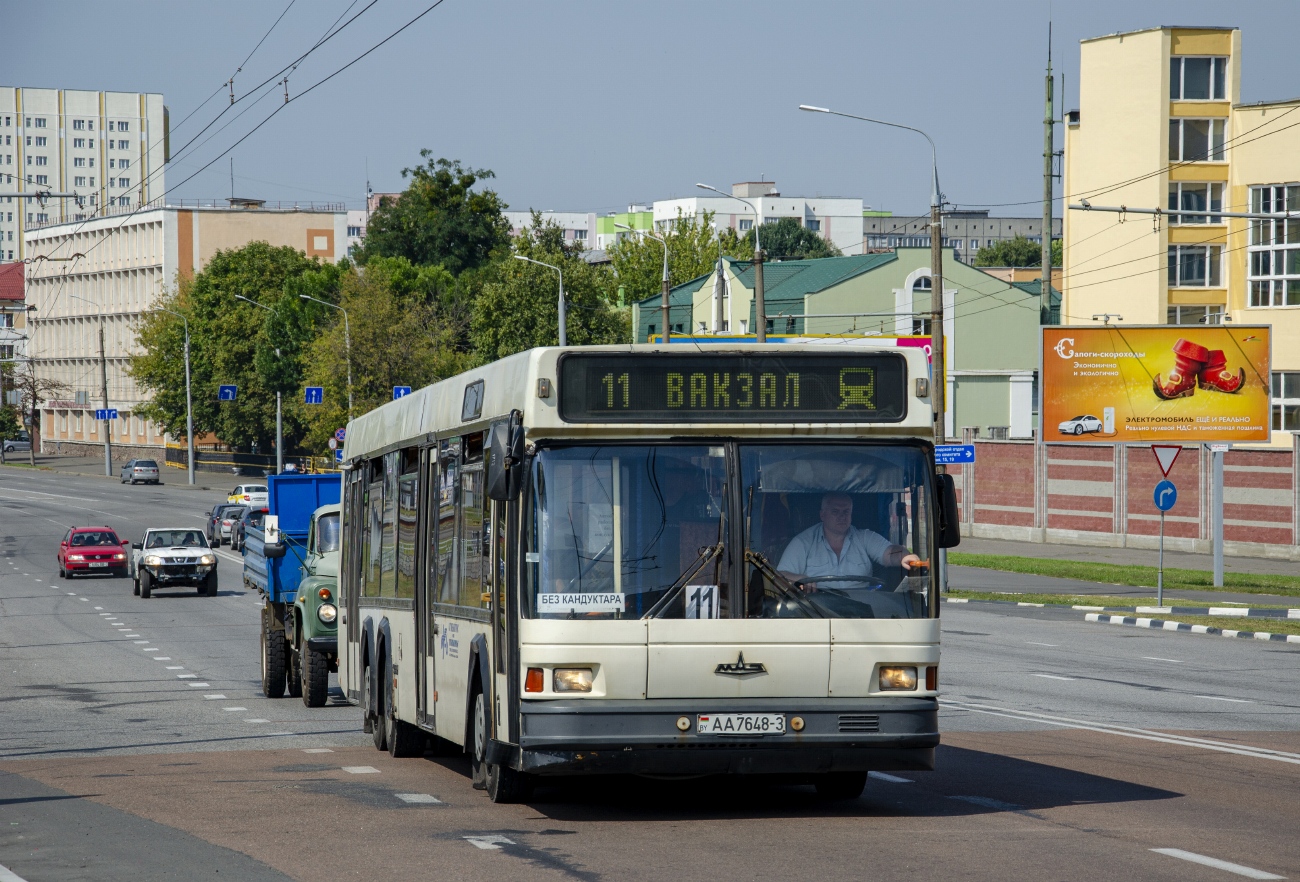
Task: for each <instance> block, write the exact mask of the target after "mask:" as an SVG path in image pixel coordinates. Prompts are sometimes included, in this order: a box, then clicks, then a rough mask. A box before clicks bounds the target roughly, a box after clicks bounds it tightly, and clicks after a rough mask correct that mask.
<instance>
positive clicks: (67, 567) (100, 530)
mask: <svg viewBox="0 0 1300 882" xmlns="http://www.w3.org/2000/svg"><path fill="white" fill-rule="evenodd" d="M127 545H130V542H128V541H127V540H125V539H119V538H117V533H116V532H114V531H113V528H112V527H73V528H72V529H71V530H69V531H68V532H67V533H64V534H63V539H62V540H61V541H60V542H59V552H58V558H59V578H60V579H70V578H72V575H73V574H74V573H83V574H86V575H94V574H99V573H106V574H108V575H110V576H118V577H122V576H125V575H126V573H127V569H128V567H129V564H128V563H127V553H126V552H127V549H126V548H125V547H124V546H127Z"/></svg>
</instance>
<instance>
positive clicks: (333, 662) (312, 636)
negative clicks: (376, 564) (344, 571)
mask: <svg viewBox="0 0 1300 882" xmlns="http://www.w3.org/2000/svg"><path fill="white" fill-rule="evenodd" d="M341 517H342V509H341V507H340V506H339V505H337V504H335V505H323V506H321V507H320V508H318V509H316V510H315V511H314V512H312V515H311V527H310V529H309V530H308V533H307V547H306V555H305V557H304V559H303V562H302V581H300V582H299V583H298V593H297V596H296V597H295V598H294V602H293V609H292V610H291V611H288V612H289V615H288V618H287V619H286V621H285V638H286V640H287V641H288V644H289V646H288V659H287V660H288V663H289V664H288V667H289V671H288V676H289V678H290V679H293V678H295V677H296V678H297V680H298V681H299V688H300V689H301V691H302V700H303V703H304V704H306V705H307V706H308V707H320V706H321V705H323V704H324V703H325V699H326V695H327V693H328V690H329V672H330V671H337V670H338V669H339V639H338V618H339V608H338V573H339V553H340V549H341V548H342V543H341V541H340V519H341Z"/></svg>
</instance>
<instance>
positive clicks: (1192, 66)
mask: <svg viewBox="0 0 1300 882" xmlns="http://www.w3.org/2000/svg"><path fill="white" fill-rule="evenodd" d="M1241 57H1242V56H1241V31H1240V30H1238V29H1236V28H1178V27H1162V28H1151V29H1148V30H1142V31H1133V32H1130V33H1124V34H1110V35H1107V36H1104V37H1096V38H1093V39H1089V40H1084V41H1082V44H1081V46H1080V67H1079V109H1078V110H1077V111H1073V112H1071V113H1069V114H1067V117H1066V122H1067V125H1066V136H1065V138H1066V140H1065V164H1064V174H1065V185H1064V192H1065V201H1066V203H1067V204H1069V205H1074V204H1080V203H1083V202H1084V201H1086V202H1087V203H1089V204H1091V205H1094V206H1128V207H1130V208H1145V209H1154V208H1160V209H1162V210H1167V209H1175V208H1176V209H1181V210H1199V209H1202V208H1204V209H1205V210H1206V214H1205V215H1203V216H1194V217H1191V218H1188V217H1182V218H1173V217H1168V216H1162V217H1158V218H1153V217H1152V216H1150V215H1139V214H1115V213H1109V212H1099V211H1094V212H1088V211H1078V210H1067V211H1066V212H1065V229H1064V239H1065V258H1064V276H1063V280H1062V289H1063V302H1062V307H1061V321H1062V323H1063V324H1091V323H1094V322H1097V321H1101V319H1100V318H1097V319H1094V316H1101V315H1104V314H1108V315H1109V316H1110V317H1111V318H1110V320H1111V321H1112V322H1115V321H1119V319H1117V318H1115V317H1116V316H1122V317H1123V318H1122V322H1123V323H1124V324H1198V323H1206V322H1211V323H1213V322H1220V321H1223V320H1225V318H1226V319H1227V320H1230V321H1233V322H1237V323H1241V324H1267V325H1272V326H1273V368H1274V374H1273V395H1274V408H1273V428H1274V430H1275V433H1274V443H1275V444H1279V445H1285V446H1290V445H1291V443H1292V442H1291V437H1290V434H1289V433H1290V432H1300V247H1296V248H1294V249H1289V248H1288V247H1286V246H1289V245H1291V244H1292V243H1294V244H1295V245H1297V246H1300V222H1297V221H1289V222H1285V223H1284V222H1283V221H1269V220H1265V221H1250V220H1246V219H1241V218H1225V217H1221V216H1215V215H1214V214H1213V212H1214V211H1232V212H1245V211H1264V212H1279V211H1283V210H1288V211H1294V210H1300V184H1297V182H1300V126H1296V127H1294V128H1290V127H1289V126H1291V125H1292V124H1293V123H1300V113H1293V112H1294V111H1296V110H1297V109H1300V99H1293V100H1290V101H1283V102H1276V103H1265V104H1252V105H1242V104H1241V102H1240V94H1241V73H1240V71H1241V63H1240V62H1241Z"/></svg>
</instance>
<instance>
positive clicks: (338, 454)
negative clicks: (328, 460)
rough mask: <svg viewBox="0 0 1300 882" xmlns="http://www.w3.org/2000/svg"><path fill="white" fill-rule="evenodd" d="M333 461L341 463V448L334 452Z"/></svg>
mask: <svg viewBox="0 0 1300 882" xmlns="http://www.w3.org/2000/svg"><path fill="white" fill-rule="evenodd" d="M334 461H335V462H343V448H342V447H340V448H339V449H338V450H336V451H334Z"/></svg>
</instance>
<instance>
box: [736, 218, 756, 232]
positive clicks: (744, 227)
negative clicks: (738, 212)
mask: <svg viewBox="0 0 1300 882" xmlns="http://www.w3.org/2000/svg"><path fill="white" fill-rule="evenodd" d="M739 226H740V231H741V232H742V233H745V232H748V231H750V230H752V229H754V222H753V221H752V220H749V219H747V218H745V219H742V220H741V221H740V224H739Z"/></svg>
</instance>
